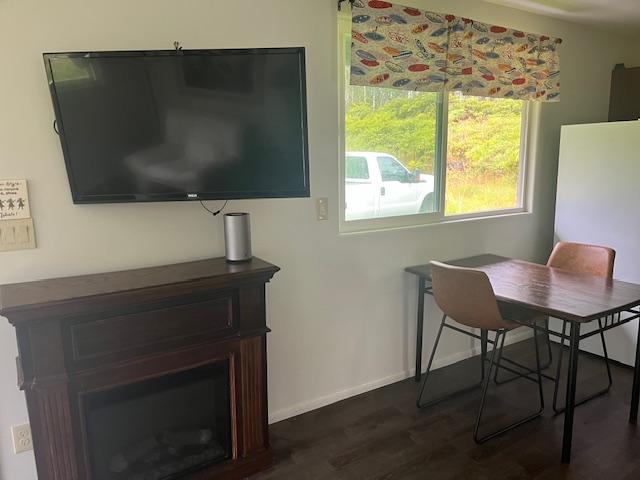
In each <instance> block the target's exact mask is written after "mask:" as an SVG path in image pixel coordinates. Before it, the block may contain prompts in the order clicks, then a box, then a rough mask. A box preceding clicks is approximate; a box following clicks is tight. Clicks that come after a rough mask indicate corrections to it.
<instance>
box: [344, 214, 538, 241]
mask: <svg viewBox="0 0 640 480" xmlns="http://www.w3.org/2000/svg"><path fill="white" fill-rule="evenodd" d="M530 215H532V212H531V211H528V210H527V209H525V208H513V209H509V210H494V211H489V212H478V213H469V214H461V215H451V216H441V215H436V214H431V215H421V216H420V217H421V220H422V221H420V220H419V219H416V218H415V215H411V216H405V217H388V218H385V219H376V220H378V221H377V222H375V221H372V220H356V221H352V222H344V221H342V222H341V223H340V230H339V232H338V233H339V234H340V235H358V234H367V233H374V232H389V231H393V230H407V229H416V228H425V227H434V226H438V225H448V224H457V223H466V222H478V221H489V220H496V219H500V218H513V217H527V216H530ZM408 221H411V223H407V222H408ZM374 222H375V223H374ZM418 222H420V223H418Z"/></svg>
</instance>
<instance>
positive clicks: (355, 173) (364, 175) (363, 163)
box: [345, 157, 369, 180]
mask: <svg viewBox="0 0 640 480" xmlns="http://www.w3.org/2000/svg"><path fill="white" fill-rule="evenodd" d="M345 168H346V172H345V177H346V178H349V179H355V180H369V166H368V165H367V159H366V158H365V157H347V162H346V164H345Z"/></svg>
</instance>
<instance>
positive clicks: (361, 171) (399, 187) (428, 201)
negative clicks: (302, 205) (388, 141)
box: [345, 152, 434, 221]
mask: <svg viewBox="0 0 640 480" xmlns="http://www.w3.org/2000/svg"><path fill="white" fill-rule="evenodd" d="M433 199H434V193H433V175H424V174H418V173H412V172H410V171H409V170H408V169H407V168H406V167H405V166H404V165H402V163H400V162H399V161H398V159H397V158H395V157H394V156H392V155H389V154H388V153H378V152H347V153H346V156H345V202H346V205H345V220H347V221H350V220H360V219H365V218H378V217H392V216H398V215H412V214H416V213H428V212H432V211H433V205H434V202H433Z"/></svg>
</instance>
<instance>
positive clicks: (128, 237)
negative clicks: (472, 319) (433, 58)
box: [0, 0, 637, 480]
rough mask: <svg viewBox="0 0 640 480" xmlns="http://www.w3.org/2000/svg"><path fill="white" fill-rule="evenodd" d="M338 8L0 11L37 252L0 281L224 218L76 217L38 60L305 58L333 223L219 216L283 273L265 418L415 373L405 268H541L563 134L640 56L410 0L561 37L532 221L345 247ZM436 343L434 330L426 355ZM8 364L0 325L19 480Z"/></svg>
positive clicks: (217, 0) (6, 269) (459, 1)
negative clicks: (453, 263) (70, 54)
mask: <svg viewBox="0 0 640 480" xmlns="http://www.w3.org/2000/svg"><path fill="white" fill-rule="evenodd" d="M335 3H336V2H335V1H334V0H262V1H242V2H240V1H238V2H234V1H232V0H190V1H189V2H176V1H175V0H171V1H169V0H136V1H131V0H127V1H125V0H112V1H109V2H97V1H89V0H57V1H55V2H53V1H51V2H45V1H40V2H34V1H24V0H0V59H1V65H2V75H0V92H2V98H1V103H0V177H3V178H27V179H28V180H29V182H30V183H29V185H30V194H31V202H32V212H33V216H34V217H35V225H36V231H37V232H36V233H37V237H38V249H36V250H33V251H22V252H10V253H2V254H0V255H1V257H0V260H1V262H2V263H1V270H0V283H8V282H16V281H23V280H34V279H39V278H45V277H52V276H61V275H70V274H80V273H89V272H101V271H109V270H114V269H126V268H134V267H142V266H148V265H159V264H165V263H171V262H179V261H183V260H190V259H197V258H204V257H210V256H219V255H221V254H222V253H223V245H222V239H221V234H222V232H221V224H220V219H219V218H216V219H212V218H211V217H209V216H207V215H206V214H205V213H204V212H203V211H202V210H201V208H200V206H199V205H198V204H196V203H162V204H146V205H94V206H91V205H87V206H74V205H73V204H72V203H71V199H70V195H69V189H68V184H67V179H66V174H65V170H64V164H63V159H62V155H61V150H60V145H59V142H58V139H57V137H56V135H55V134H54V133H53V131H52V128H51V123H52V121H53V113H52V108H51V101H50V98H49V93H48V90H47V85H46V81H45V73H44V68H43V64H42V60H41V57H40V55H41V53H42V52H47V51H73V50H120V49H162V48H171V46H172V42H173V41H174V40H179V41H181V42H182V44H183V45H184V46H185V48H219V47H255V46H260V47H264V46H298V45H301V46H305V47H307V62H308V63H307V65H308V72H307V73H308V102H309V129H310V155H311V186H312V195H313V196H314V197H328V198H329V199H330V202H331V219H330V220H329V221H327V222H317V221H316V220H315V210H314V201H313V199H295V200H265V201H237V202H232V203H231V205H230V208H229V209H230V210H231V209H233V210H246V211H249V212H251V214H252V219H253V231H254V238H253V241H254V253H255V254H256V255H258V256H260V257H263V258H265V259H267V260H269V261H271V262H273V263H276V264H278V265H280V266H281V267H282V272H280V273H279V274H278V275H277V276H276V278H275V279H274V281H273V283H272V284H271V285H270V286H269V288H268V321H269V325H270V326H271V328H272V329H273V333H271V334H270V336H269V401H270V414H271V417H272V419H280V418H284V417H286V416H289V415H292V414H295V413H298V412H301V411H304V410H306V409H309V408H312V407H314V406H317V405H320V404H322V403H326V402H329V401H332V400H334V399H336V398H339V397H340V396H345V395H350V394H353V393H355V392H358V391H362V390H365V389H367V388H371V387H373V386H374V385H380V384H383V383H385V382H390V381H393V380H397V379H400V378H403V377H405V376H406V375H407V374H408V372H409V370H410V367H411V365H412V362H413V359H412V354H413V342H414V329H415V327H414V312H415V300H414V295H415V293H416V292H415V283H414V279H413V278H410V277H409V276H408V275H406V274H404V273H403V270H402V269H403V267H404V266H405V265H411V264H416V263H423V262H426V261H428V260H430V259H432V258H439V259H447V258H452V257H460V256H466V255H471V254H476V253H481V252H495V253H500V254H504V255H511V256H517V257H523V258H529V259H542V258H544V257H545V256H546V254H547V252H548V249H549V247H550V245H551V241H552V235H553V212H554V198H555V176H556V169H557V152H558V139H559V134H560V129H559V126H560V125H561V124H565V123H580V122H594V121H601V120H604V119H606V116H607V108H608V94H609V77H610V70H611V68H612V66H613V65H614V64H615V63H618V62H622V61H627V62H628V63H633V61H634V60H637V59H634V58H633V57H632V55H636V56H637V53H634V52H633V50H632V49H631V48H630V46H629V45H627V44H626V42H625V41H623V40H622V39H621V38H616V37H615V36H613V35H610V34H603V33H598V32H594V31H589V30H587V29H586V28H584V27H580V26H577V25H572V24H567V23H563V22H559V21H555V20H551V19H548V18H545V17H540V16H536V15H533V14H528V13H523V12H519V11H516V10H510V9H507V8H503V7H499V6H496V5H490V4H485V3H483V2H480V1H476V0H437V1H436V0H433V1H427V0H405V2H404V3H406V4H410V5H415V6H418V7H424V8H429V9H433V10H436V11H445V12H451V13H456V14H463V15H465V16H468V17H472V18H476V19H478V20H481V21H486V22H492V23H498V24H504V25H508V26H512V27H516V28H521V29H524V30H528V31H534V32H539V33H547V34H552V35H557V36H561V37H563V38H564V39H565V46H564V51H563V54H562V70H563V76H562V82H563V87H562V88H563V93H562V95H563V96H562V102H560V103H559V104H550V105H545V106H544V107H543V108H542V110H541V121H542V126H541V128H540V131H539V136H538V141H537V142H536V147H537V158H536V161H535V171H534V175H535V181H536V182H535V192H534V199H535V202H534V209H533V214H531V215H522V216H514V217H508V218H500V219H491V220H480V221H469V222H464V223H458V224H450V225H441V226H432V227H422V228H412V229H404V230H395V231H386V232H374V233H366V234H356V235H339V234H338V228H337V217H338V215H337V206H336V199H337V189H338V160H337V150H338V146H337V145H338V142H337V136H338V131H337V123H338V122H337V105H338V99H337V82H336V58H335V55H336V53H335V52H336V41H335V37H336V8H335ZM7 92H11V93H10V94H7ZM430 310H431V309H430ZM433 313H435V312H432V314H433ZM431 318H433V316H431ZM434 329H435V324H434V323H432V322H428V323H427V327H426V330H427V345H428V346H430V340H431V338H432V334H433V332H434ZM468 349H469V343H468V341H467V340H458V341H453V340H449V339H448V340H447V341H446V343H445V344H444V346H443V351H442V353H443V355H456V354H464V353H465V352H466V351H468ZM426 350H427V351H425V355H426V354H427V353H428V350H429V348H427V349H426ZM15 355H16V349H15V337H14V334H13V331H12V329H11V328H10V327H9V326H8V324H7V323H6V322H5V321H4V320H2V321H1V322H0V392H1V393H0V394H1V401H0V477H2V478H3V479H8V480H29V479H32V478H35V470H34V464H33V458H32V455H31V454H21V455H17V456H14V455H13V454H12V453H11V447H10V440H9V425H11V424H15V423H20V422H22V421H25V420H26V419H27V414H26V409H25V404H24V400H23V396H22V394H21V393H20V392H18V390H17V389H16V387H15V384H16V382H15V364H14V357H15Z"/></svg>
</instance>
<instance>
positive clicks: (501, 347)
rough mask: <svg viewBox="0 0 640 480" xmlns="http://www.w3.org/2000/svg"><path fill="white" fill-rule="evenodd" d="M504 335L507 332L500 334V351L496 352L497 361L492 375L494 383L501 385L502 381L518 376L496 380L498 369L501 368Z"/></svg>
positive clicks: (505, 335)
mask: <svg viewBox="0 0 640 480" xmlns="http://www.w3.org/2000/svg"><path fill="white" fill-rule="evenodd" d="M506 337H507V334H506V333H505V334H504V335H502V340H501V341H500V351H499V352H498V361H497V362H496V373H495V374H494V377H493V381H494V382H495V384H496V385H501V384H503V383H507V382H509V381H510V380H515V379H516V378H519V377H518V376H515V377H512V378H511V379H509V380H507V381H505V382H501V381H498V373H500V370H501V364H500V362H501V361H502V349H503V348H504V339H505V338H506ZM496 346H497V343H496Z"/></svg>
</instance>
